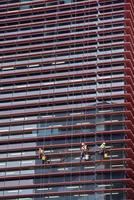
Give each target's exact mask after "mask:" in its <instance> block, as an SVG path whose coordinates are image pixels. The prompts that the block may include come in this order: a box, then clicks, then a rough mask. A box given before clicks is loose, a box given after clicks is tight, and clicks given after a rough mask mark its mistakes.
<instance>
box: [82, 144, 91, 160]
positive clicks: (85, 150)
mask: <svg viewBox="0 0 134 200" xmlns="http://www.w3.org/2000/svg"><path fill="white" fill-rule="evenodd" d="M83 158H85V160H89V149H88V146H87V145H86V144H85V143H84V142H82V143H81V156H80V162H81V161H82V159H83Z"/></svg>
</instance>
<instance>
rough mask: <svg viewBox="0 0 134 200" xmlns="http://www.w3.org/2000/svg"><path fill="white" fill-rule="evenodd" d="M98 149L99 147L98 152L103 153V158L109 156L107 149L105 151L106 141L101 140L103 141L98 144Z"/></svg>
mask: <svg viewBox="0 0 134 200" xmlns="http://www.w3.org/2000/svg"><path fill="white" fill-rule="evenodd" d="M99 149H100V154H102V155H103V158H104V159H107V158H108V157H109V156H108V153H107V151H106V143H105V142H103V143H102V144H101V145H100V147H99Z"/></svg>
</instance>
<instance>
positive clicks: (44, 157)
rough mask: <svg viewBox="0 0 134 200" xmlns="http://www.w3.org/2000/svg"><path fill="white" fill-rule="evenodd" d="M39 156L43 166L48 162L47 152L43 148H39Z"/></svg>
mask: <svg viewBox="0 0 134 200" xmlns="http://www.w3.org/2000/svg"><path fill="white" fill-rule="evenodd" d="M38 154H39V159H40V160H41V161H42V164H44V163H46V162H48V159H47V156H46V155H45V152H44V150H43V149H42V148H39V151H38Z"/></svg>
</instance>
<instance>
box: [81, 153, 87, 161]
mask: <svg viewBox="0 0 134 200" xmlns="http://www.w3.org/2000/svg"><path fill="white" fill-rule="evenodd" d="M85 154H86V152H85V151H82V152H81V155H80V162H81V161H82V159H83V157H84V156H85Z"/></svg>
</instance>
